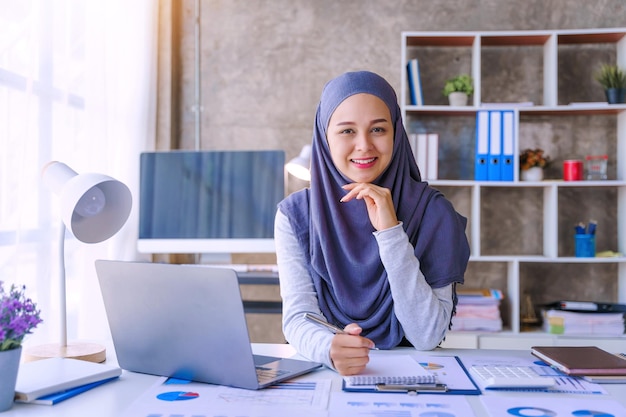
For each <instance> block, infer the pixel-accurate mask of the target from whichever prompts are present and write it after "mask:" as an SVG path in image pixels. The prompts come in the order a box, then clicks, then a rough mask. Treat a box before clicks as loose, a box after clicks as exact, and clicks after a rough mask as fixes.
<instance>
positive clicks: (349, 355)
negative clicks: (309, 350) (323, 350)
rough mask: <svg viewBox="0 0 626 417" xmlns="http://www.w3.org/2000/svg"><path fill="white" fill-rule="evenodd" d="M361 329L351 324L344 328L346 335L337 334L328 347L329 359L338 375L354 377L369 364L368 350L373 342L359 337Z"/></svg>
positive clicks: (371, 347)
mask: <svg viewBox="0 0 626 417" xmlns="http://www.w3.org/2000/svg"><path fill="white" fill-rule="evenodd" d="M361 331H362V329H361V327H359V325H357V324H355V323H352V324H349V325H347V326H346V327H345V328H344V332H346V333H347V334H337V335H335V337H334V338H333V341H332V343H331V345H330V359H331V360H332V361H333V365H334V366H335V369H337V372H339V374H340V375H356V374H358V373H360V372H362V371H363V370H364V369H365V366H366V365H367V363H368V362H369V360H370V359H369V353H370V349H373V348H374V342H372V341H371V340H370V339H368V338H366V337H362V336H359V335H360V334H361Z"/></svg>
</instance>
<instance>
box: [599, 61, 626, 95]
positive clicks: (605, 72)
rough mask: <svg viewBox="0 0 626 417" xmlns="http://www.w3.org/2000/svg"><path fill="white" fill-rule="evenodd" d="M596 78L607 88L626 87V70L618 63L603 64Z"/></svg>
mask: <svg viewBox="0 0 626 417" xmlns="http://www.w3.org/2000/svg"><path fill="white" fill-rule="evenodd" d="M595 78H596V81H598V82H599V83H600V85H602V87H604V88H605V89H609V88H626V72H625V71H624V70H622V69H621V68H620V67H618V66H617V65H613V64H603V65H602V66H601V67H600V70H599V71H598V72H597V73H596V76H595Z"/></svg>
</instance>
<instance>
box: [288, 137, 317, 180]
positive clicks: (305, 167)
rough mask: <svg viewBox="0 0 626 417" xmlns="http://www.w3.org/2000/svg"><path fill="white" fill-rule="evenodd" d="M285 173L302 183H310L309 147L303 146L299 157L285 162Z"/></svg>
mask: <svg viewBox="0 0 626 417" xmlns="http://www.w3.org/2000/svg"><path fill="white" fill-rule="evenodd" d="M285 168H286V169H287V172H289V173H290V174H291V175H293V176H294V177H296V178H299V179H301V180H304V181H311V171H310V169H311V145H304V146H303V147H302V150H301V151H300V155H298V156H296V157H295V158H293V159H292V160H291V161H289V162H287V164H286V165H285Z"/></svg>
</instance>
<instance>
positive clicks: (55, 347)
mask: <svg viewBox="0 0 626 417" xmlns="http://www.w3.org/2000/svg"><path fill="white" fill-rule="evenodd" d="M42 180H43V183H44V184H45V185H46V186H47V187H48V188H49V189H50V190H52V192H54V193H55V194H57V195H58V196H59V202H60V204H61V216H62V218H63V221H62V222H61V232H60V236H59V260H58V262H59V286H60V288H59V291H60V299H59V314H60V320H61V339H60V343H59V344H46V345H41V346H34V347H33V348H31V349H27V350H26V352H25V353H26V355H27V357H28V358H29V359H31V360H32V359H42V358H49V357H65V358H75V359H82V360H87V361H90V362H104V360H105V359H106V348H105V347H104V346H101V345H98V344H94V343H78V342H77V343H69V344H68V342H67V313H66V293H65V253H64V246H65V229H66V227H67V228H68V229H69V230H70V231H71V232H72V234H73V235H74V236H75V237H76V238H77V239H78V240H79V241H81V242H84V243H99V242H103V241H105V240H107V239H108V238H110V237H111V236H113V235H114V234H115V233H117V232H118V231H119V230H120V229H121V228H122V226H123V225H124V223H126V220H127V219H128V215H129V214H130V209H131V206H132V196H131V193H130V190H129V189H128V187H127V186H126V185H124V184H123V183H121V182H119V181H117V180H115V179H113V178H111V177H108V176H106V175H102V174H96V173H87V174H81V175H78V174H77V173H76V172H75V171H74V170H72V169H71V168H70V167H68V166H67V165H65V164H64V163H61V162H57V161H52V162H50V163H48V164H47V165H46V166H44V168H43V170H42Z"/></svg>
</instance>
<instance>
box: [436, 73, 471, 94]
mask: <svg viewBox="0 0 626 417" xmlns="http://www.w3.org/2000/svg"><path fill="white" fill-rule="evenodd" d="M454 92H459V93H465V94H467V95H468V96H469V95H471V94H472V93H473V92H474V80H473V79H472V77H470V76H469V75H467V74H461V75H458V76H456V77H454V78H450V79H449V80H448V81H446V84H445V85H444V86H443V91H442V93H443V95H444V96H446V97H448V96H449V95H450V93H454Z"/></svg>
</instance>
